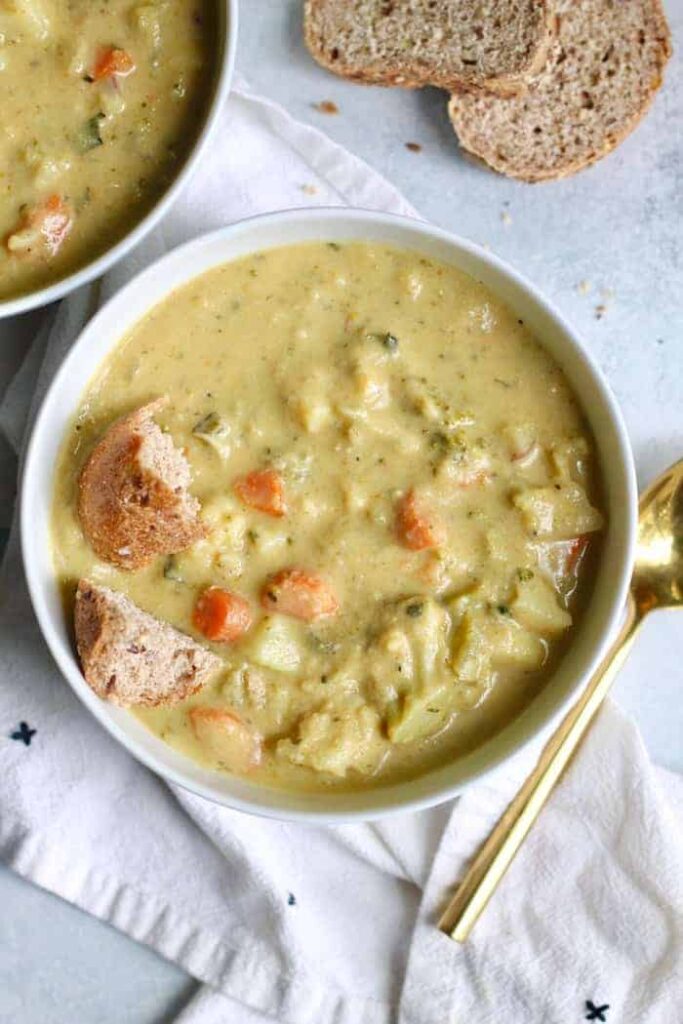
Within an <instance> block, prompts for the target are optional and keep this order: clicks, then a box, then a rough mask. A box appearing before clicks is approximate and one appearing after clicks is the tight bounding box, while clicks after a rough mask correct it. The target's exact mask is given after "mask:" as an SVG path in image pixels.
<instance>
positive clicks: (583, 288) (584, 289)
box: [576, 280, 593, 295]
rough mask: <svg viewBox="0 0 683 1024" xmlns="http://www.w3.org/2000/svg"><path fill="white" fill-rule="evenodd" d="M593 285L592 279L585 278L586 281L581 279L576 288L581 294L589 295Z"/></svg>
mask: <svg viewBox="0 0 683 1024" xmlns="http://www.w3.org/2000/svg"><path fill="white" fill-rule="evenodd" d="M592 287H593V285H592V284H591V283H590V281H585V280H584V281H579V283H578V284H577V286H576V290H577V292H578V293H579V295H588V293H589V291H590V290H591V288H592Z"/></svg>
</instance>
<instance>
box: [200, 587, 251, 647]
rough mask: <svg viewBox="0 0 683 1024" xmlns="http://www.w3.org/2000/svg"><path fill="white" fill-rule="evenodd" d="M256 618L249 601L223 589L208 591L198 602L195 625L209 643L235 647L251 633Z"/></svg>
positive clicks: (213, 588)
mask: <svg viewBox="0 0 683 1024" xmlns="http://www.w3.org/2000/svg"><path fill="white" fill-rule="evenodd" d="M253 620H254V619H253V615H252V611H251V607H250V605H249V602H248V601H245V599H244V598H243V597H240V596H239V594H233V593H232V592H231V591H229V590H222V589H221V588H220V587H208V588H207V589H206V590H205V591H204V592H203V593H202V594H201V595H200V596H199V600H198V601H197V603H196V605H195V607H194V611H193V613H192V622H193V624H194V626H195V628H196V629H198V630H199V632H200V633H202V634H203V635H204V636H205V637H206V638H207V640H213V641H214V642H215V643H219V644H234V643H236V642H237V641H238V640H240V639H241V638H242V637H243V636H244V634H245V633H246V632H247V631H248V630H249V629H250V627H251V624H252V622H253Z"/></svg>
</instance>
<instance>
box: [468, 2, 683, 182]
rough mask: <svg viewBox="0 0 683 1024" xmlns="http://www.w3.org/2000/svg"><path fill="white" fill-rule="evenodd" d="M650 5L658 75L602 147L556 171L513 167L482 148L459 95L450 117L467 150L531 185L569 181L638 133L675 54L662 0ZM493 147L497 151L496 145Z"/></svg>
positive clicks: (530, 164) (606, 137)
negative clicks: (654, 29)
mask: <svg viewBox="0 0 683 1024" xmlns="http://www.w3.org/2000/svg"><path fill="white" fill-rule="evenodd" d="M650 4H651V8H652V11H651V13H652V16H653V19H654V22H655V24H656V26H657V28H656V42H657V43H658V44H659V49H658V60H657V66H656V69H655V74H654V76H653V78H652V81H651V82H650V85H649V90H648V93H647V95H646V96H645V97H644V99H643V102H642V103H641V105H640V107H639V108H638V109H637V110H635V111H633V113H632V114H631V116H630V117H628V118H626V119H625V120H624V121H623V122H622V124H621V125H619V127H618V128H617V129H616V130H614V131H612V132H609V133H606V134H605V138H604V142H603V143H602V145H600V146H596V147H594V148H593V149H592V150H589V151H588V152H586V153H585V154H584V155H582V156H581V157H580V158H578V159H575V160H567V161H566V162H565V163H563V164H561V165H558V166H555V167H552V168H545V167H538V166H534V163H533V160H530V161H529V163H528V164H527V165H526V166H518V167H516V168H514V167H511V166H510V164H509V163H507V162H506V161H505V160H504V159H500V158H497V156H496V154H495V152H492V151H488V150H486V151H485V150H484V148H483V147H482V146H481V145H478V143H477V142H476V140H475V139H474V138H473V133H472V132H471V131H470V130H468V127H467V124H466V123H465V122H464V120H463V115H464V111H463V110H462V109H461V108H462V106H463V105H464V104H466V103H467V97H466V96H465V95H464V94H463V93H462V92H455V93H454V94H453V95H452V96H451V98H450V100H449V102H448V114H449V117H450V120H451V124H452V125H453V129H454V131H455V132H456V134H457V136H458V141H459V143H460V145H461V146H462V147H463V149H464V150H466V151H467V153H468V154H469V155H471V156H473V157H474V158H475V159H476V160H478V161H481V162H483V163H484V164H485V165H486V166H487V167H489V168H490V169H491V170H494V171H497V172H498V173H499V174H504V175H506V176H507V177H511V178H515V179H517V180H519V181H525V182H528V183H529V184H535V183H538V182H543V181H558V180H561V179H562V178H568V177H570V176H571V175H573V174H577V173H578V172H579V171H582V170H583V169H584V168H586V167H590V166H591V165H592V164H594V163H597V162H598V161H599V160H601V159H602V158H603V157H605V156H607V155H608V154H609V153H611V152H612V151H613V150H614V149H616V148H617V146H619V145H620V144H621V143H622V142H623V141H624V139H626V138H627V137H628V136H629V135H630V134H631V132H633V131H634V129H635V128H636V127H637V126H638V125H639V124H640V122H641V121H642V119H643V118H644V116H645V114H646V113H647V112H648V110H649V109H650V107H651V106H652V103H653V101H654V98H655V95H656V94H657V92H658V90H659V89H660V87H661V85H662V82H663V73H664V68H665V66H666V64H667V61H668V60H669V58H670V57H671V54H672V46H671V33H670V30H669V25H668V23H667V20H666V15H665V13H664V9H663V7H662V4H661V0H650ZM531 91H533V84H532V85H531ZM491 148H492V149H495V147H493V146H492V147H491Z"/></svg>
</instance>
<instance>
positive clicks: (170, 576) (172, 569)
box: [164, 555, 185, 583]
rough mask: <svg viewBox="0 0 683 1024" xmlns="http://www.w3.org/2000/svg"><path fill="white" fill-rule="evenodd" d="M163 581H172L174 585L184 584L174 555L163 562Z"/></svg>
mask: <svg viewBox="0 0 683 1024" xmlns="http://www.w3.org/2000/svg"><path fill="white" fill-rule="evenodd" d="M164 579H166V580H173V582H174V583H184V582H185V580H184V578H183V576H182V574H181V572H180V567H179V565H178V559H177V558H176V556H175V555H169V556H168V558H167V559H166V561H165V562H164Z"/></svg>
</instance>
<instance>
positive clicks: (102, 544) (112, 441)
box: [78, 398, 205, 569]
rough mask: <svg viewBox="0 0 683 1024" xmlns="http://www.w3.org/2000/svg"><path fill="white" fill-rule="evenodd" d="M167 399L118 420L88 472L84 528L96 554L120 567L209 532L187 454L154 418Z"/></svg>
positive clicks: (82, 497)
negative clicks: (193, 486)
mask: <svg viewBox="0 0 683 1024" xmlns="http://www.w3.org/2000/svg"><path fill="white" fill-rule="evenodd" d="M164 402H165V399H163V398H160V399H157V401H155V402H150V403H149V404H148V405H144V406H142V408H140V409H137V410H136V411H135V412H132V413H130V414H129V415H127V416H124V417H122V418H121V419H120V420H117V421H116V423H114V424H113V425H112V426H111V427H110V428H109V429H108V430H107V432H106V434H105V435H104V437H103V438H102V439H101V440H100V441H99V442H98V444H97V445H96V446H95V448H94V449H93V451H92V453H91V455H90V457H89V459H88V461H87V462H86V464H85V466H84V468H83V472H82V473H81V477H80V481H79V500H78V514H79V517H80V520H81V525H82V527H83V531H84V533H85V535H86V537H87V538H88V540H89V542H90V544H91V545H92V547H93V549H94V550H95V552H96V554H97V555H99V557H100V558H102V559H104V560H105V561H106V562H111V563H112V565H116V566H118V567H119V568H121V569H140V568H142V567H143V566H145V565H147V564H148V563H149V562H151V561H152V559H153V558H154V557H156V556H157V555H170V554H173V553H174V552H176V551H182V550H184V549H185V548H187V547H189V546H190V545H191V544H193V543H194V542H195V541H196V540H198V539H199V538H200V537H203V536H204V535H205V529H204V527H203V525H202V523H201V521H200V519H199V511H200V506H199V502H198V501H197V499H196V498H195V497H193V496H192V494H190V492H189V490H188V488H189V485H190V467H189V465H188V464H187V460H186V459H185V457H184V455H183V454H182V452H180V451H179V450H178V449H177V448H175V447H174V444H173V441H172V440H171V438H170V437H169V436H168V434H164V433H163V431H162V430H161V429H160V428H159V427H158V426H157V424H156V423H155V422H154V420H153V419H152V417H153V416H154V415H155V413H157V412H158V411H159V410H160V409H161V408H162V407H163V405H164Z"/></svg>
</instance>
